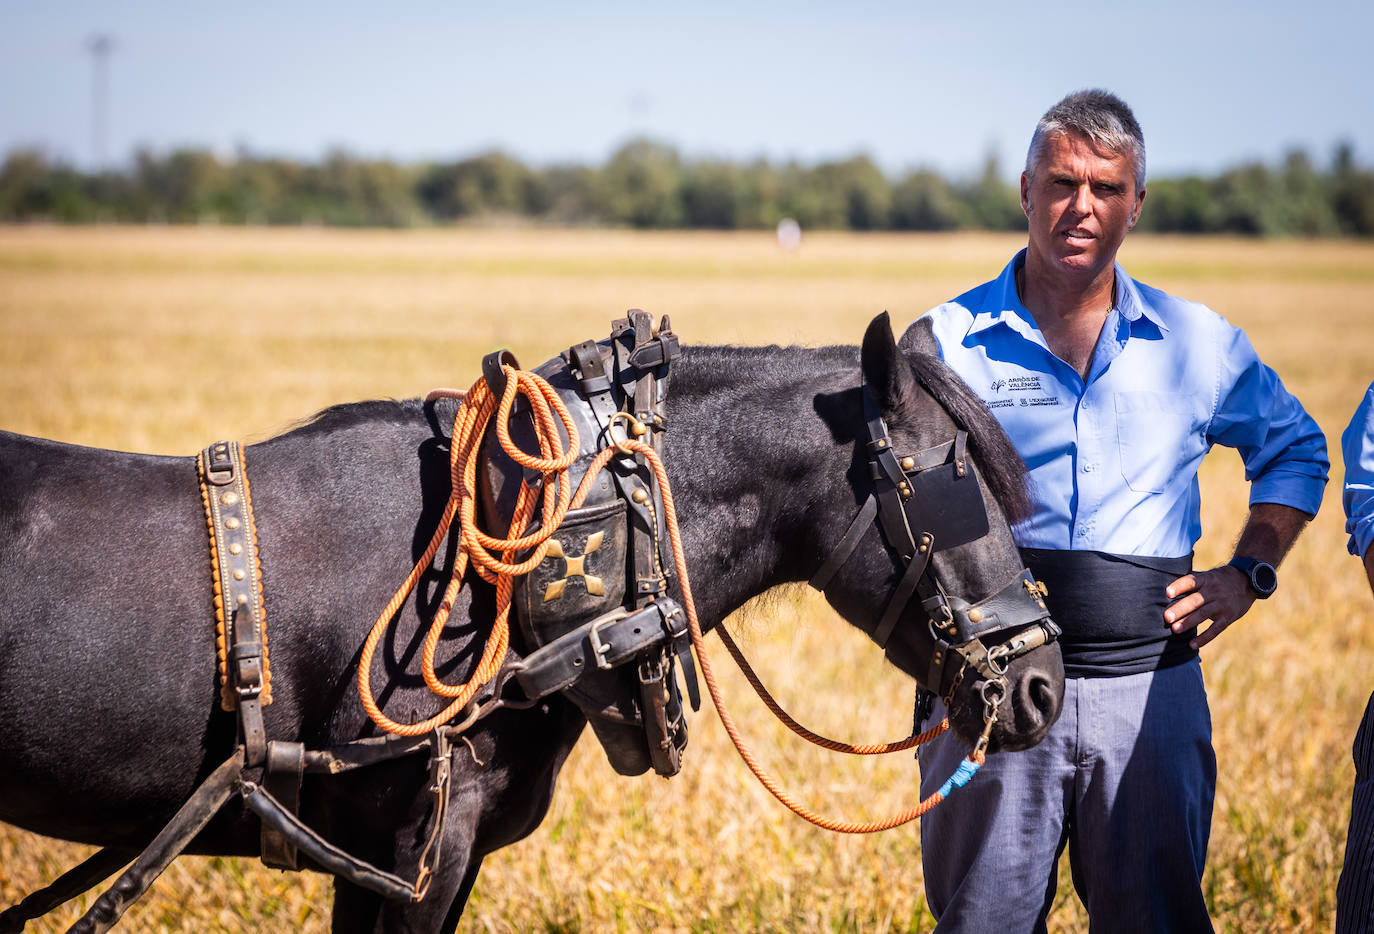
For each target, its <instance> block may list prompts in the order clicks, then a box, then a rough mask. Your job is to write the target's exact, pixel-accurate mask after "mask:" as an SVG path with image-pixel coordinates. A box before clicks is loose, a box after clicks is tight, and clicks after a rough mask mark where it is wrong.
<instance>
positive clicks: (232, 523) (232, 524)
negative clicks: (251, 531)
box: [224, 516, 240, 529]
mask: <svg viewBox="0 0 1374 934" xmlns="http://www.w3.org/2000/svg"><path fill="white" fill-rule="evenodd" d="M239 524H240V523H239V519H238V516H230V517H229V518H228V519H225V520H224V527H225V528H226V529H236V528H238V527H239Z"/></svg>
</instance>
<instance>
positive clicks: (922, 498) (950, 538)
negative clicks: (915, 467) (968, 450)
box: [902, 461, 988, 551]
mask: <svg viewBox="0 0 1374 934" xmlns="http://www.w3.org/2000/svg"><path fill="white" fill-rule="evenodd" d="M964 467H965V471H964V473H963V474H962V475H961V474H960V473H959V471H958V470H957V468H956V466H955V464H953V463H947V464H942V465H940V466H939V467H932V468H930V469H929V470H922V471H920V472H919V473H915V474H908V475H907V484H908V485H909V486H910V488H911V496H910V498H908V499H907V500H906V502H904V503H903V504H902V509H903V510H904V511H905V512H906V518H907V522H908V523H909V524H910V526H911V529H912V530H913V531H916V530H918V529H919V530H920V531H921V532H929V533H931V534H932V535H933V536H934V538H935V542H934V546H935V550H936V551H943V550H945V549H946V548H953V547H954V546H956V545H965V544H967V543H969V542H973V541H977V540H978V539H980V538H982V537H983V536H984V535H986V534H988V512H987V508H986V507H985V506H984V505H983V490H982V486H981V484H980V483H979V481H978V473H977V471H976V470H975V469H974V467H973V463H972V461H967V462H965V464H964Z"/></svg>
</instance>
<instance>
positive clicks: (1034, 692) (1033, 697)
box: [1022, 672, 1063, 727]
mask: <svg viewBox="0 0 1374 934" xmlns="http://www.w3.org/2000/svg"><path fill="white" fill-rule="evenodd" d="M1022 685H1023V688H1022V690H1023V691H1024V692H1025V693H1024V696H1025V699H1026V701H1027V703H1026V705H1025V713H1026V714H1028V715H1030V716H1032V717H1034V718H1035V719H1036V720H1039V723H1037V724H1036V726H1040V725H1042V724H1043V725H1044V726H1046V727H1048V726H1049V725H1050V724H1052V723H1054V721H1055V720H1057V719H1059V705H1060V704H1061V703H1062V702H1063V698H1062V696H1061V695H1060V693H1059V691H1058V690H1056V688H1055V681H1054V679H1053V678H1050V677H1049V676H1048V675H1044V674H1041V673H1039V672H1037V673H1035V674H1033V675H1029V676H1027V677H1026V678H1025V680H1024V681H1023V682H1022ZM1036 715H1038V716H1036Z"/></svg>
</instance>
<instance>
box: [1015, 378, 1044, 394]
mask: <svg viewBox="0 0 1374 934" xmlns="http://www.w3.org/2000/svg"><path fill="white" fill-rule="evenodd" d="M1044 391H1045V390H1044V389H1043V388H1042V387H1041V385H1040V376H1039V375H1038V374H1037V375H1035V376H1013V377H1012V378H1011V379H1009V380H1007V392H1044Z"/></svg>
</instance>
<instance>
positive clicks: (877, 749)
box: [716, 624, 949, 756]
mask: <svg viewBox="0 0 1374 934" xmlns="http://www.w3.org/2000/svg"><path fill="white" fill-rule="evenodd" d="M716 632H717V633H718V634H719V635H720V641H721V642H723V643H725V649H726V651H727V652H729V653H730V657H731V658H733V659H734V660H735V664H736V665H738V666H739V670H740V673H741V674H743V675H744V680H746V681H748V682H749V685H750V687H752V688H753V689H754V693H755V694H757V695H758V696H759V700H761V701H763V704H764V706H765V707H767V708H768V709H769V710H770V711H772V713H773V716H775V717H777V718H778V719H779V720H781V721H782V723H783V725H784V726H786V727H787V728H788V729H790V730H791V731H792V732H793V733H796V734H797V735H798V736H800V737H802V738H803V739H805V740H808V741H810V742H812V743H814V744H815V745H817V746H820V747H821V748H823V749H830V750H832V751H834V752H847V753H849V754H850V755H854V756H882V755H886V754H887V753H889V752H901V751H902V750H903V749H914V748H915V747H917V746H920V745H921V744H922V743H927V742H929V741H930V740H932V739H934V738H935V737H937V736H939V735H940V734H941V733H943V732H945V731H946V730H948V729H949V718H948V717H945V718H944V719H943V720H941V721H940V722H939V723H937V724H935V726H933V727H931V728H930V729H928V730H926V731H925V732H924V733H916V734H913V735H911V736H908V737H907V738H906V739H903V740H898V741H896V742H888V743H870V744H868V745H856V744H854V743H846V742H844V741H843V740H839V739H831V738H829V737H828V736H822V735H821V734H819V733H813V732H812V731H810V730H808V729H807V728H806V727H804V726H802V725H801V724H800V723H798V722H797V721H796V720H793V719H792V715H791V714H789V713H788V712H787V711H785V710H783V709H782V706H781V705H780V704H778V702H777V701H776V700H774V699H773V695H772V694H769V693H768V688H766V687H764V685H763V681H762V680H760V679H759V676H758V673H757V672H755V671H754V666H753V665H750V664H749V659H747V658H745V657H744V653H743V652H741V651H740V647H739V645H737V644H736V643H735V640H734V638H733V637H732V636H731V635H730V633H729V632H727V631H726V629H725V626H724V625H723V624H722V625H719V626H717V627H716Z"/></svg>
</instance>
